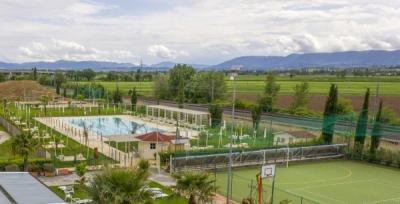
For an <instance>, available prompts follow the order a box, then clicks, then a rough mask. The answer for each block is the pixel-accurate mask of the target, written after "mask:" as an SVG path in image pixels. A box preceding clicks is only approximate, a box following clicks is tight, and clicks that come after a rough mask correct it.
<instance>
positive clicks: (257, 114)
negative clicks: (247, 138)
mask: <svg viewBox="0 0 400 204" xmlns="http://www.w3.org/2000/svg"><path fill="white" fill-rule="evenodd" d="M261 112H262V110H261V107H260V106H258V105H255V106H252V108H251V119H252V121H253V130H255V131H256V130H257V129H258V125H259V124H260V120H261Z"/></svg>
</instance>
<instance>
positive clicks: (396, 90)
mask: <svg viewBox="0 0 400 204" xmlns="http://www.w3.org/2000/svg"><path fill="white" fill-rule="evenodd" d="M81 83H87V82H81ZM97 83H100V84H102V85H104V86H105V88H106V89H107V90H108V91H114V90H115V88H116V87H117V84H118V87H119V88H120V89H121V90H122V91H123V92H125V93H127V92H128V91H129V90H130V89H133V87H136V89H137V91H138V92H139V93H140V94H142V95H145V96H151V95H152V94H153V82H118V83H117V82H97ZM299 83H301V80H297V81H296V80H290V81H289V80H278V84H280V85H281V90H280V94H282V95H285V94H286V95H288V94H292V93H293V88H294V87H295V86H296V84H299ZM332 83H335V84H337V85H338V87H339V93H340V94H343V95H359V96H361V95H363V94H364V93H365V90H366V89H367V88H370V89H372V90H375V88H376V83H371V81H336V82H330V81H326V80H323V78H322V79H321V81H314V80H312V81H309V85H310V93H311V94H315V95H326V94H327V93H328V91H329V86H330V85H331V84H332ZM227 86H228V87H227V91H228V92H231V91H232V82H231V81H227ZM264 86H265V83H264V81H262V80H238V81H236V90H237V92H238V93H253V94H259V93H260V94H261V93H262V92H263V90H264ZM380 95H386V96H400V81H396V82H395V81H391V82H386V81H383V82H380Z"/></svg>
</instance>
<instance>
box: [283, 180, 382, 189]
mask: <svg viewBox="0 0 400 204" xmlns="http://www.w3.org/2000/svg"><path fill="white" fill-rule="evenodd" d="M373 180H374V179H361V180H356V181H347V182H341V183H331V184H324V185H318V186H308V187H302V188H292V189H290V190H304V189H312V188H321V187H322V188H323V187H328V186H338V185H346V184H353V183H362V182H371V181H373Z"/></svg>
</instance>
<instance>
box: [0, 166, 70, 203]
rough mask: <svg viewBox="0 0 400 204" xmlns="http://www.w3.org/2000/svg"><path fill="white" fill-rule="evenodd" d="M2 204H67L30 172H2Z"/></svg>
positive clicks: (0, 180) (0, 194)
mask: <svg viewBox="0 0 400 204" xmlns="http://www.w3.org/2000/svg"><path fill="white" fill-rule="evenodd" d="M0 203H2V204H3V203H4V204H13V203H18V204H28V203H29V204H56V203H58V204H66V203H65V202H64V201H63V200H62V199H61V198H60V197H58V196H57V195H56V194H54V193H53V192H52V191H51V190H50V189H48V188H47V187H46V186H45V185H44V184H43V183H41V182H40V181H39V180H37V179H36V178H34V177H33V176H31V175H30V174H29V173H28V172H0Z"/></svg>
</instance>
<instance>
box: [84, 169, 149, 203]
mask: <svg viewBox="0 0 400 204" xmlns="http://www.w3.org/2000/svg"><path fill="white" fill-rule="evenodd" d="M146 180H147V176H146V175H144V174H143V172H142V171H140V170H138V169H106V170H104V171H103V172H101V173H99V174H96V175H95V176H94V178H93V181H92V182H91V184H90V186H89V187H88V192H89V195H90V196H91V197H92V199H93V201H94V202H95V203H120V204H147V203H152V198H151V193H150V192H149V191H146V190H144V188H145V186H146Z"/></svg>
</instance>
